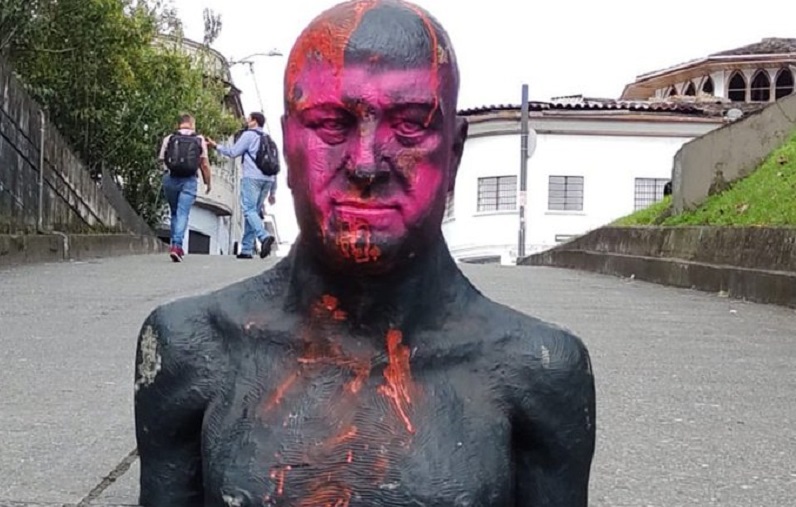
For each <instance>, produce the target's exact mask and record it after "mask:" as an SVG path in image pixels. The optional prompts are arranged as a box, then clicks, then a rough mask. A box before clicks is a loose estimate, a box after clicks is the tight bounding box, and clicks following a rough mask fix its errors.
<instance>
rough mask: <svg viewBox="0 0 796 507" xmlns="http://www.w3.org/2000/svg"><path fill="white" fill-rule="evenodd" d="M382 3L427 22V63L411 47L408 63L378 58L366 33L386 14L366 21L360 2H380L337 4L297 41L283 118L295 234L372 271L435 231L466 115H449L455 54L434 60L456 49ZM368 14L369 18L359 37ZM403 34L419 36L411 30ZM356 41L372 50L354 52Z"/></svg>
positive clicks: (338, 261)
mask: <svg viewBox="0 0 796 507" xmlns="http://www.w3.org/2000/svg"><path fill="white" fill-rule="evenodd" d="M386 3H387V4H388V5H389V7H390V8H391V9H395V8H399V9H404V13H403V14H407V13H408V14H409V15H408V19H412V18H414V19H415V20H416V21H419V22H420V26H421V27H426V28H427V30H426V33H427V34H428V35H427V37H428V39H430V40H432V42H433V43H434V45H438V48H439V49H437V50H436V51H435V52H433V54H432V55H431V56H432V57H429V58H428V60H427V62H425V63H423V62H422V60H423V59H422V57H418V55H417V54H415V55H414V58H416V59H417V60H420V61H421V63H420V64H417V63H416V62H414V61H409V62H406V63H410V64H411V65H401V62H400V59H399V61H398V62H397V63H396V62H394V61H392V62H391V61H390V59H391V58H392V60H395V55H386V56H385V58H379V55H380V54H381V53H380V51H377V50H373V48H372V47H368V36H369V34H371V33H373V34H376V33H379V31H380V30H381V31H385V30H386V31H391V30H392V31H394V30H396V28H394V26H393V27H391V26H390V24H389V23H382V25H383V26H381V27H379V26H373V25H378V24H379V21H380V19H381V17H380V16H375V19H371V20H368V19H367V13H366V10H367V9H368V8H372V7H373V6H379V5H380V4H381V2H372V1H371V2H349V3H347V4H341V6H338V7H337V8H333V9H332V10H331V11H327V13H325V14H323V15H321V17H320V18H319V20H320V21H319V20H316V21H315V22H313V24H311V25H310V27H309V28H308V30H306V31H305V32H304V34H302V37H300V38H299V41H298V42H297V44H296V46H295V47H294V50H293V52H292V53H291V60H290V63H289V64H288V75H287V79H286V96H287V99H286V111H287V113H286V116H285V117H284V118H283V130H284V140H285V141H284V142H285V146H284V153H285V157H286V159H287V164H288V171H289V173H288V183H289V185H290V188H291V189H292V192H293V197H294V202H295V206H296V214H297V218H298V221H299V225H300V227H301V231H302V236H303V237H304V238H305V239H306V240H308V241H310V243H311V244H312V247H313V251H315V252H316V253H317V254H318V255H319V256H320V258H322V259H323V260H325V261H328V262H331V263H333V264H334V265H336V266H359V267H361V268H362V269H364V270H368V269H370V270H376V271H379V270H388V269H390V268H391V267H393V266H395V265H397V264H399V263H401V262H407V261H410V260H411V258H413V257H414V256H415V255H416V254H417V253H418V252H419V251H420V249H421V248H423V247H426V246H428V245H429V244H430V243H431V242H432V241H434V240H435V239H437V238H438V237H439V234H440V223H441V221H442V215H443V212H444V207H445V195H446V193H447V192H448V190H449V189H452V188H453V182H454V179H455V172H456V169H457V167H458V163H459V159H460V155H461V151H462V146H463V142H464V137H465V135H466V124H465V123H464V122H463V121H457V119H456V117H455V114H456V111H455V107H456V106H455V105H456V86H453V83H454V82H455V80H456V77H455V75H454V74H453V71H452V70H451V69H450V68H449V66H450V65H451V63H450V62H451V58H448V59H446V62H447V63H448V65H447V66H446V65H444V64H441V63H440V61H439V60H440V58H438V56H439V55H441V56H442V57H443V58H446V57H447V55H448V54H450V55H451V57H452V53H451V52H450V50H449V48H448V47H445V46H442V45H439V44H440V42H438V41H437V39H436V36H435V35H434V32H433V30H432V29H431V26H430V25H428V26H427V25H426V24H424V23H423V19H421V16H422V13H420V14H418V13H416V11H414V10H412V11H407V9H410V8H411V7H407V6H406V4H402V3H397V2H386ZM417 12H419V11H417ZM363 23H369V26H368V28H367V29H364V30H362V31H361V32H360V33H359V35H358V36H357V34H356V32H357V30H358V29H360V27H361V26H362V24H363ZM397 29H398V30H399V31H400V27H398V28H397ZM346 31H348V33H345V32H346ZM382 33H383V32H382ZM335 34H337V35H338V36H337V37H336V36H335ZM399 35H400V34H399ZM403 38H404V39H408V40H403V43H404V44H406V45H410V46H411V45H412V44H415V45H416V44H417V43H416V41H413V40H411V39H412V37H411V34H410V35H409V36H406V37H403ZM352 39H356V40H357V43H356V44H357V49H358V50H359V51H360V54H361V53H362V51H364V53H365V54H367V55H368V57H366V58H358V57H356V54H355V52H354V51H353V50H352V49H351V45H352ZM377 43H378V41H375V40H374V42H373V45H374V46H375V45H376V44H377ZM444 44H447V43H444ZM402 49H403V52H404V53H409V57H408V58H403V60H407V59H412V58H413V56H412V55H411V53H412V52H411V51H408V52H407V48H406V47H404V48H402ZM410 49H411V48H410ZM419 51H421V52H422V48H421V50H419ZM426 52H427V53H431V52H428V51H426ZM308 54H310V55H315V57H314V58H313V57H308V56H307V55H308ZM341 55H342V58H341V57H340V56H341ZM398 56H399V57H400V56H403V55H398ZM385 62H386V63H385Z"/></svg>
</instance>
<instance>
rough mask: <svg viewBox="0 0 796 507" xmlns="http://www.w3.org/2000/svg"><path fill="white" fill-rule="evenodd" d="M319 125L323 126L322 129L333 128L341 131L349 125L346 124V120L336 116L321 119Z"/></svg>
mask: <svg viewBox="0 0 796 507" xmlns="http://www.w3.org/2000/svg"><path fill="white" fill-rule="evenodd" d="M319 127H320V128H322V129H325V130H331V131H336V132H339V131H342V130H345V129H347V128H348V125H347V124H346V122H344V121H342V120H340V119H337V118H334V119H329V120H323V121H321V122H320V125H319Z"/></svg>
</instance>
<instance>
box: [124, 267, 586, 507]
mask: <svg viewBox="0 0 796 507" xmlns="http://www.w3.org/2000/svg"><path fill="white" fill-rule="evenodd" d="M291 273H292V271H291V266H290V261H289V260H286V261H284V262H283V263H281V264H280V265H279V266H277V267H275V268H274V269H272V270H271V271H269V272H266V273H263V274H262V275H259V276H256V277H253V278H250V279H248V280H244V281H242V282H240V283H237V284H234V285H232V286H229V287H227V288H225V289H222V290H220V291H217V292H215V293H212V294H209V295H206V296H200V297H196V298H188V299H185V300H181V301H177V302H174V303H170V304H169V305H165V306H163V307H160V308H159V309H158V310H156V311H155V312H153V314H152V315H150V317H149V318H148V319H147V323H148V324H146V325H145V329H144V331H143V333H142V335H141V336H142V338H141V340H142V341H140V342H139V351H138V359H137V360H138V361H139V364H143V363H140V361H142V360H143V359H142V358H143V357H144V356H143V355H142V354H143V353H144V352H142V350H143V349H149V348H151V347H152V344H151V343H149V344H148V345H147V344H146V340H144V337H146V336H150V338H149V339H150V340H151V339H152V337H155V338H156V339H157V340H158V344H157V347H158V348H157V351H158V353H160V354H162V357H161V363H162V364H161V365H160V366H159V369H158V370H156V372H153V375H152V379H151V380H150V381H149V382H142V387H141V388H140V389H139V390H138V391H137V394H136V417H137V422H136V429H137V438H138V442H139V451H140V455H141V470H142V475H141V477H142V483H141V484H142V486H141V488H142V489H141V492H142V497H141V498H142V504H141V505H145V506H147V507H149V506H161V505H162V506H166V505H168V506H171V507H173V506H188V505H192V506H193V505H198V502H199V501H201V500H200V499H201V498H203V505H204V506H206V507H249V506H271V505H273V506H285V507H288V506H289V507H327V506H328V507H388V506H389V507H392V506H396V507H397V506H427V507H432V506H439V507H448V506H450V507H464V506H482V507H508V506H519V505H523V506H525V505H537V504H538V505H546V506H556V507H558V506H561V507H563V506H573V507H574V506H577V507H585V505H586V504H585V502H586V494H587V486H588V473H589V466H590V462H591V456H592V453H593V449H594V424H593V418H594V402H593V400H594V385H593V378H592V374H591V366H590V362H589V357H588V353H587V351H586V349H585V348H584V347H583V345H582V343H581V342H580V341H579V340H578V339H577V338H576V337H574V336H573V335H571V334H569V333H567V332H566V331H563V330H561V329H559V328H555V327H553V326H550V325H548V324H546V323H544V322H542V321H539V320H538V319H534V318H532V317H529V316H527V315H523V314H520V313H518V312H516V311H514V310H511V309H509V308H507V307H505V306H502V305H499V304H497V303H494V302H492V301H490V300H489V299H487V298H485V297H483V296H482V295H481V294H480V293H479V292H478V291H477V290H476V289H475V288H474V287H473V286H472V285H470V283H469V282H468V281H467V280H466V278H465V277H464V276H463V275H462V274H461V272H459V271H458V269H455V266H454V268H452V269H451V271H450V272H449V273H448V274H447V275H445V276H440V277H439V280H441V281H440V282H434V283H436V287H435V288H428V287H426V288H425V292H423V293H424V294H429V292H428V291H431V290H434V291H435V293H434V294H433V297H432V298H430V299H429V298H422V297H419V298H417V301H418V303H417V304H418V305H420V306H423V305H425V306H426V307H429V304H430V303H429V301H433V303H434V304H433V307H429V308H430V309H431V311H429V312H422V311H421V312H420V313H417V312H415V313H410V315H412V316H413V318H412V319H409V320H401V319H400V318H398V317H396V318H395V319H393V318H392V316H393V314H392V313H391V308H392V307H391V306H390V305H391V304H392V303H390V304H388V305H387V306H385V307H384V308H383V309H380V308H376V309H375V310H374V311H373V313H374V314H375V315H377V316H378V317H379V318H378V319H375V320H372V321H367V322H366V321H363V320H362V319H361V318H360V317H361V315H359V314H357V315H351V314H349V313H348V312H349V310H350V309H349V308H346V307H345V304H343V303H338V301H337V300H336V298H335V297H333V296H331V295H330V294H323V293H322V294H321V296H319V297H317V298H315V299H316V300H315V302H314V303H312V304H310V305H309V307H308V306H307V305H304V306H303V307H302V309H301V310H299V309H297V308H296V305H295V304H294V303H295V302H291V301H293V300H292V299H290V298H289V296H288V294H289V293H290V290H289V289H290V287H295V284H293V285H291V283H290V280H291V276H292V274H291ZM432 281H433V280H432ZM298 285H299V286H300V287H302V291H301V292H300V293H301V294H308V293H313V292H314V291H313V290H311V289H312V288H311V287H304V284H298ZM293 294H295V293H293ZM313 297H314V296H313ZM311 300H312V299H311ZM360 310H361V308H360ZM397 314H398V313H396V314H395V315H397ZM404 315H405V314H404ZM383 316H387V317H388V318H387V319H383V318H382V317H383ZM147 326H151V327H150V328H149V329H151V331H147V330H146V329H147ZM147 333H152V334H150V335H148V334H147ZM149 354H150V356H149V357H151V352H149ZM141 368H143V366H142V367H140V368H139V373H140V371H141ZM138 379H139V381H140V380H141V378H140V375H139V377H138Z"/></svg>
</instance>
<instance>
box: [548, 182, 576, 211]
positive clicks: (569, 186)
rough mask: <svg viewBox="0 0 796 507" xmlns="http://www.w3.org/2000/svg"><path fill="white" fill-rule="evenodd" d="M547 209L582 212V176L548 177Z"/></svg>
mask: <svg viewBox="0 0 796 507" xmlns="http://www.w3.org/2000/svg"><path fill="white" fill-rule="evenodd" d="M547 209H549V210H551V211H583V176H550V178H549V180H548V183H547Z"/></svg>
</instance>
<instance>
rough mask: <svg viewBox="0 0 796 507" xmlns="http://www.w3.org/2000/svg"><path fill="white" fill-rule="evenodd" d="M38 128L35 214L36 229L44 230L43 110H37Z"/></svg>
mask: <svg viewBox="0 0 796 507" xmlns="http://www.w3.org/2000/svg"><path fill="white" fill-rule="evenodd" d="M39 119H40V120H41V122H40V128H39V134H40V136H39V181H38V186H39V188H38V192H39V195H38V210H37V214H36V231H38V232H44V131H45V123H44V122H45V118H44V111H43V110H41V109H40V110H39Z"/></svg>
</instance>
